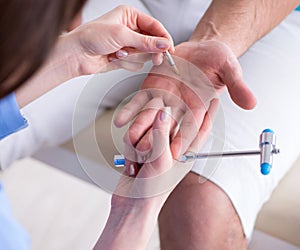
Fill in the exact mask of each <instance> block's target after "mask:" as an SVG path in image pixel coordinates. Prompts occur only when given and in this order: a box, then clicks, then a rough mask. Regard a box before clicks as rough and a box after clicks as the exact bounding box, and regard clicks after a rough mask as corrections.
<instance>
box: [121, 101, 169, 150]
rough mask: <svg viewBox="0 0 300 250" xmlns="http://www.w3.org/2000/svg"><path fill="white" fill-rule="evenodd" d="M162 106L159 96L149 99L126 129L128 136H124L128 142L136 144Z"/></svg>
mask: <svg viewBox="0 0 300 250" xmlns="http://www.w3.org/2000/svg"><path fill="white" fill-rule="evenodd" d="M162 107H164V103H163V101H162V99H161V98H154V99H152V100H151V101H149V102H148V103H147V104H146V105H145V107H144V108H143V109H142V111H141V112H140V113H139V114H138V115H137V117H136V119H135V120H134V122H133V123H132V124H131V126H130V127H129V129H128V131H127V133H128V135H129V136H126V137H125V138H129V140H130V143H132V144H133V145H136V144H137V143H138V141H139V140H140V139H141V138H142V137H143V135H144V134H145V133H146V132H147V130H148V129H149V128H150V127H151V126H152V124H153V122H154V119H155V116H156V114H157V112H158V111H159V110H160V109H161V108H162Z"/></svg>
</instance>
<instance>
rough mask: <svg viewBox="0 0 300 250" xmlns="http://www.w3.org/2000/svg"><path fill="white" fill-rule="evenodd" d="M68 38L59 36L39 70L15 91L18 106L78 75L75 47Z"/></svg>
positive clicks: (24, 104) (22, 105)
mask: <svg viewBox="0 0 300 250" xmlns="http://www.w3.org/2000/svg"><path fill="white" fill-rule="evenodd" d="M68 39H69V37H67V36H61V37H60V38H59V39H58V41H57V43H56V45H55V47H54V48H53V50H52V52H51V54H50V55H49V57H48V59H47V61H46V62H45V63H44V65H42V67H41V68H40V70H39V71H38V72H37V73H36V74H35V75H33V76H32V77H31V78H30V79H29V80H28V81H27V82H26V84H24V85H23V86H21V87H20V88H19V89H17V90H16V91H15V94H16V99H17V102H18V104H19V107H20V108H22V107H24V106H26V105H27V104H29V103H30V102H32V101H33V100H35V99H37V98H38V97H40V96H42V95H43V94H45V93H47V92H48V91H50V90H51V89H53V88H55V87H57V86H58V85H60V84H61V83H63V82H65V81H68V80H70V79H72V78H74V77H76V76H78V73H77V72H78V67H79V65H78V60H77V58H76V53H75V52H74V51H75V49H72V47H71V46H72V42H70V41H68ZM68 45H69V46H68Z"/></svg>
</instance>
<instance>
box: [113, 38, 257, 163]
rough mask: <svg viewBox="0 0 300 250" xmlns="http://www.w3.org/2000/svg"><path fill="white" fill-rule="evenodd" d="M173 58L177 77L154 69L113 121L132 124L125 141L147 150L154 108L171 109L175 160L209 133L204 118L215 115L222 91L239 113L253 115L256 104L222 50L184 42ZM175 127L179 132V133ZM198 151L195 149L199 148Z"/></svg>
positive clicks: (233, 59)
mask: <svg viewBox="0 0 300 250" xmlns="http://www.w3.org/2000/svg"><path fill="white" fill-rule="evenodd" d="M174 58H175V61H176V64H177V67H178V69H179V72H180V76H179V77H178V76H176V74H174V73H173V72H172V69H171V68H170V66H169V65H168V64H167V63H166V62H164V64H163V65H162V66H161V67H154V68H153V69H152V72H151V73H150V74H149V76H148V77H147V78H146V79H145V81H144V83H143V84H142V91H141V92H140V93H138V94H137V95H136V96H135V97H134V98H133V99H132V100H131V101H130V102H129V103H128V104H127V105H126V106H125V107H124V108H123V109H122V110H121V111H120V112H119V113H118V115H117V116H116V119H115V124H116V125H117V126H119V127H122V126H124V125H125V124H127V123H128V122H129V121H131V120H132V119H134V118H135V120H134V121H133V123H132V124H131V126H130V128H129V130H128V132H127V136H126V138H125V139H126V140H127V141H129V142H130V143H132V144H133V145H136V147H137V148H139V149H140V150H147V148H148V147H149V146H150V142H149V139H148V137H149V136H147V134H148V133H149V131H150V130H151V124H152V122H153V117H155V113H156V110H157V109H156V107H157V106H163V105H167V106H171V107H172V112H173V113H172V115H173V117H174V119H173V124H172V128H173V133H172V142H171V150H172V154H173V157H174V158H177V157H178V156H179V155H180V154H182V153H184V152H186V151H187V150H188V149H189V147H191V146H193V145H195V144H196V145H198V146H200V147H201V145H202V144H203V143H204V141H205V138H206V137H207V135H208V134H209V132H210V126H207V124H208V122H207V121H208V117H209V116H208V114H209V113H210V112H211V111H212V112H213V113H214V112H215V111H214V110H215V109H216V101H215V100H216V99H217V98H218V95H219V94H220V93H222V92H223V91H224V90H225V89H226V88H227V90H228V91H229V94H230V96H231V98H232V100H233V101H234V102H235V103H236V104H237V105H238V106H240V107H241V108H244V109H252V108H253V107H254V106H255V104H256V100H255V97H254V96H253V94H252V93H251V91H250V90H249V88H248V87H247V85H246V84H245V82H244V79H243V76H242V69H241V66H240V64H239V62H238V60H237V58H236V57H235V55H234V54H233V52H232V51H231V49H230V48H229V47H228V46H226V45H225V44H223V43H221V42H217V41H203V42H185V43H182V44H180V45H178V46H177V47H176V52H175V54H174ZM178 127H179V130H178ZM198 149H199V148H198Z"/></svg>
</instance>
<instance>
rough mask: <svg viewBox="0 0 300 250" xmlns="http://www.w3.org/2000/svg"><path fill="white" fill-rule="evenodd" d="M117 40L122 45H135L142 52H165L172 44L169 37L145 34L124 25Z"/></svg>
mask: <svg viewBox="0 0 300 250" xmlns="http://www.w3.org/2000/svg"><path fill="white" fill-rule="evenodd" d="M116 40H117V43H118V44H119V46H120V47H133V48H135V49H138V50H139V51H142V52H164V51H166V50H170V47H171V46H172V44H171V42H170V40H168V39H167V38H164V37H157V36H151V35H144V34H141V33H138V32H136V31H134V30H131V29H129V28H127V27H122V31H121V32H119V33H118V34H117V37H116Z"/></svg>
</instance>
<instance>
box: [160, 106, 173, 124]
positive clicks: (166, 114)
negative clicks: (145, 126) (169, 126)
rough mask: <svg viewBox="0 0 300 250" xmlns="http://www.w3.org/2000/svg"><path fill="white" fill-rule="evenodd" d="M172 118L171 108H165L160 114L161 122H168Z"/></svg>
mask: <svg viewBox="0 0 300 250" xmlns="http://www.w3.org/2000/svg"><path fill="white" fill-rule="evenodd" d="M170 117H171V107H165V108H164V109H163V110H162V111H161V112H160V117H159V118H160V120H161V121H162V122H166V121H168V119H169V118H170Z"/></svg>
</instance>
